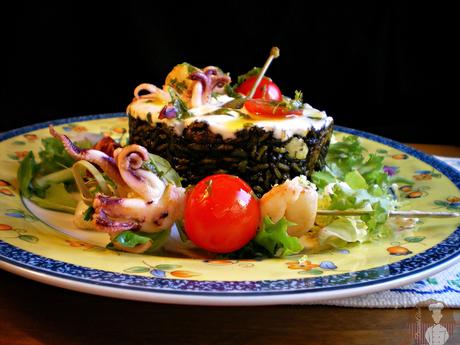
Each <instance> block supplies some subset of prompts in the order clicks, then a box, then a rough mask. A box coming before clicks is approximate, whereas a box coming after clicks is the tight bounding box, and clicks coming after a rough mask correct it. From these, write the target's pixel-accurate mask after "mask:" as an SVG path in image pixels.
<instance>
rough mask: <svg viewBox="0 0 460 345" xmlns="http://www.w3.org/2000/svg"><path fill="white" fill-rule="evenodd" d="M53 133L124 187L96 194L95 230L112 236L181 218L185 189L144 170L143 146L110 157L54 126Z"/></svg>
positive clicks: (73, 152) (151, 229)
mask: <svg viewBox="0 0 460 345" xmlns="http://www.w3.org/2000/svg"><path fill="white" fill-rule="evenodd" d="M50 133H51V134H52V135H53V136H54V137H55V138H57V139H59V140H60V141H61V142H62V143H63V144H64V147H65V149H66V151H67V152H68V153H69V154H70V155H71V156H72V157H73V158H75V159H76V160H86V161H88V162H91V163H93V164H95V165H97V166H98V167H99V168H100V169H101V170H102V171H103V172H104V173H106V174H107V176H109V178H110V179H111V180H112V181H113V182H114V183H115V184H116V185H118V186H122V188H116V189H115V193H114V195H105V194H102V193H97V194H96V196H95V197H94V200H93V201H92V205H91V206H92V207H93V208H94V214H93V216H92V219H91V223H92V225H93V227H94V228H95V229H96V230H98V231H103V232H107V233H109V234H110V235H111V237H113V236H115V235H116V234H118V233H120V232H122V231H126V230H141V231H144V232H150V233H153V232H159V231H163V230H166V229H170V228H171V227H172V225H173V224H174V223H175V222H176V221H177V220H179V219H181V218H182V215H183V212H184V207H185V189H184V188H181V187H176V186H175V185H172V184H169V183H165V182H164V181H163V180H161V179H160V178H159V177H158V176H157V175H156V174H154V173H153V172H152V171H150V170H147V169H144V167H143V165H144V163H147V162H148V161H149V159H150V157H149V154H148V152H147V150H146V149H145V148H144V147H142V146H139V145H128V146H125V147H123V148H118V149H116V150H115V151H114V157H111V156H109V155H107V154H105V153H104V152H101V151H98V150H95V149H90V150H81V149H79V148H78V147H77V146H75V145H74V144H73V143H72V141H71V140H70V139H69V138H68V137H67V136H65V135H60V134H58V133H57V132H56V131H55V130H54V128H53V127H50ZM80 213H81V212H80ZM80 213H79V215H78V216H80V217H81V214H80ZM76 216H77V215H76ZM77 224H78V222H77ZM87 225H88V223H85V226H87Z"/></svg>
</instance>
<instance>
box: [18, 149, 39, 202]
mask: <svg viewBox="0 0 460 345" xmlns="http://www.w3.org/2000/svg"><path fill="white" fill-rule="evenodd" d="M39 169H40V167H39V165H38V163H37V162H36V161H35V157H34V153H33V152H32V151H29V153H28V154H27V155H26V156H25V157H24V159H23V160H22V161H21V163H20V165H19V169H18V172H17V179H18V184H19V190H20V191H21V194H22V195H23V196H24V197H26V198H30V197H31V196H32V195H33V186H32V180H33V178H34V177H35V175H36V174H37V171H38V170H39Z"/></svg>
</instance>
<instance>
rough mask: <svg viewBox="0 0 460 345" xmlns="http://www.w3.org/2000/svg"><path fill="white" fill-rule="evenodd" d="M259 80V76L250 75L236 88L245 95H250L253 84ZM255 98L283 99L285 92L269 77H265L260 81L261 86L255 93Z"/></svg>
mask: <svg viewBox="0 0 460 345" xmlns="http://www.w3.org/2000/svg"><path fill="white" fill-rule="evenodd" d="M256 80H257V76H254V77H249V78H248V79H246V80H245V81H244V82H242V83H241V85H240V86H238V87H237V88H236V90H235V91H236V92H239V93H242V94H243V95H248V94H249V92H251V89H252V86H253V85H254V83H255V82H256ZM252 98H254V99H265V100H267V101H282V100H283V94H282V93H281V90H280V89H279V87H278V86H277V85H276V84H275V83H274V82H273V81H272V80H271V79H270V78H267V77H263V78H262V80H261V81H260V84H259V86H258V87H257V89H256V93H255V94H254V97H252Z"/></svg>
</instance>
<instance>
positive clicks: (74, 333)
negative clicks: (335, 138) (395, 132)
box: [0, 144, 460, 345]
mask: <svg viewBox="0 0 460 345" xmlns="http://www.w3.org/2000/svg"><path fill="white" fill-rule="evenodd" d="M413 146H414V147H417V148H419V149H423V150H424V151H426V152H429V153H433V154H438V155H446V156H447V155H450V156H457V157H460V147H443V146H436V145H429V146H426V145H423V146H421V145H416V144H413ZM453 318H455V319H456V320H458V322H460V309H459V310H454V311H453ZM413 322H415V309H399V310H395V309H353V308H340V307H326V306H290V305H285V306H267V307H225V308H224V307H196V306H178V305H162V304H154V303H142V302H132V301H124V300H116V299H111V298H105V297H98V296H92V295H87V294H83V293H78V292H73V291H68V290H64V289H59V288H55V287H52V286H48V285H44V284H40V283H37V282H34V281H30V280H27V279H24V278H21V277H18V276H15V275H13V274H10V273H7V272H5V271H1V270H0V344H1V345H20V344H21V345H32V344H34V345H39V344H56V345H61V344H66V345H73V344H161V345H167V344H197V345H201V344H238V345H241V344H261V345H262V344H263V345H268V344H291V345H295V344H302V345H304V344H318V345H320V344H327V345H332V344H379V345H383V344H412V343H414V342H413V337H412V335H411V333H410V330H409V324H411V323H413ZM459 339H460V326H459V327H457V328H456V329H455V332H454V334H451V339H450V340H449V342H448V344H460V340H459Z"/></svg>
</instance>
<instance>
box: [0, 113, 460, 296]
mask: <svg viewBox="0 0 460 345" xmlns="http://www.w3.org/2000/svg"><path fill="white" fill-rule="evenodd" d="M124 116H126V114H125V113H108V114H98V115H88V116H79V117H71V118H64V119H59V120H51V121H46V122H41V123H36V124H33V125H30V126H25V127H22V128H18V129H14V130H11V131H8V132H5V133H2V134H0V141H4V140H6V139H9V138H11V137H15V136H18V135H21V134H24V133H27V132H30V131H33V130H37V129H41V128H45V127H47V126H49V125H50V124H53V125H62V124H67V123H74V122H79V121H88V120H97V119H107V118H114V117H124ZM334 130H335V131H339V132H343V133H348V134H352V135H357V136H360V137H363V138H366V139H370V140H372V141H376V142H379V143H382V144H384V145H387V146H390V147H392V148H395V149H397V150H400V151H402V152H404V153H406V154H409V155H410V156H413V157H415V158H417V159H419V160H421V161H423V162H425V163H427V164H429V165H430V166H432V167H433V168H435V169H437V170H439V171H440V172H441V173H443V174H444V175H445V176H446V177H447V178H448V179H449V180H450V181H451V182H452V183H453V184H454V185H455V186H456V187H457V188H458V189H460V172H458V171H456V170H455V169H454V168H452V167H450V166H449V165H447V164H446V163H444V162H442V161H440V160H438V159H436V158H435V157H432V156H429V155H427V154H425V153H423V152H420V151H418V150H416V149H413V148H411V147H408V146H406V145H404V144H401V143H399V142H397V141H394V140H391V139H388V138H385V137H382V136H378V135H375V134H371V133H368V132H365V131H360V130H356V129H351V128H347V127H342V126H334ZM459 243H460V226H459V227H458V228H457V229H456V230H455V231H454V232H453V233H452V234H451V235H449V237H447V238H446V239H445V240H444V241H443V242H441V243H439V244H437V245H436V246H434V247H431V248H429V249H428V250H426V251H425V252H422V253H419V254H417V255H414V256H412V257H410V258H406V259H403V260H401V261H398V262H396V263H393V264H389V265H384V266H380V267H375V268H372V269H368V270H363V271H356V272H350V273H342V274H337V275H328V276H324V277H305V278H295V279H280V280H260V281H200V280H188V279H187V280H186V279H168V278H158V277H145V276H137V275H130V274H119V273H114V272H109V271H103V270H97V269H91V268H87V267H83V266H79V265H73V264H69V263H65V262H61V261H58V260H53V259H49V258H46V257H43V256H40V255H37V254H33V253H31V252H28V251H25V250H22V249H19V248H17V247H14V246H12V245H10V244H8V243H6V242H4V241H1V240H0V260H2V261H4V262H6V263H9V264H11V265H14V266H18V267H21V268H24V269H27V270H30V271H33V272H37V273H42V274H46V275H50V276H53V277H57V278H63V279H66V280H71V281H76V282H80V283H85V284H90V285H91V284H95V285H98V286H106V287H110V288H122V289H128V290H136V291H144V292H152V293H168V294H180V295H193V296H227V297H231V296H234V297H236V296H238V297H241V296H273V295H286V294H302V293H306V292H320V291H321V292H322V291H337V290H342V289H352V288H359V287H366V286H373V285H376V284H382V283H386V282H390V281H395V280H399V279H401V278H405V277H410V276H413V275H416V274H419V273H422V272H423V271H428V270H431V269H433V268H435V267H436V266H438V265H442V264H445V263H447V262H453V261H455V259H456V258H457V257H458V256H459V255H460V248H459V249H457V247H458V244H459ZM427 260H431V262H430V263H429V264H426V263H427ZM417 262H422V263H424V265H423V266H419V265H417ZM428 262H429V261H428ZM414 263H415V264H416V265H415V266H413V264H414ZM380 271H382V272H383V273H384V274H385V273H387V275H386V276H382V277H379V278H376V277H375V276H376V275H379V274H381V273H382V272H380ZM344 281H346V282H347V283H346V284H345V285H344ZM328 284H329V285H328Z"/></svg>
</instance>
